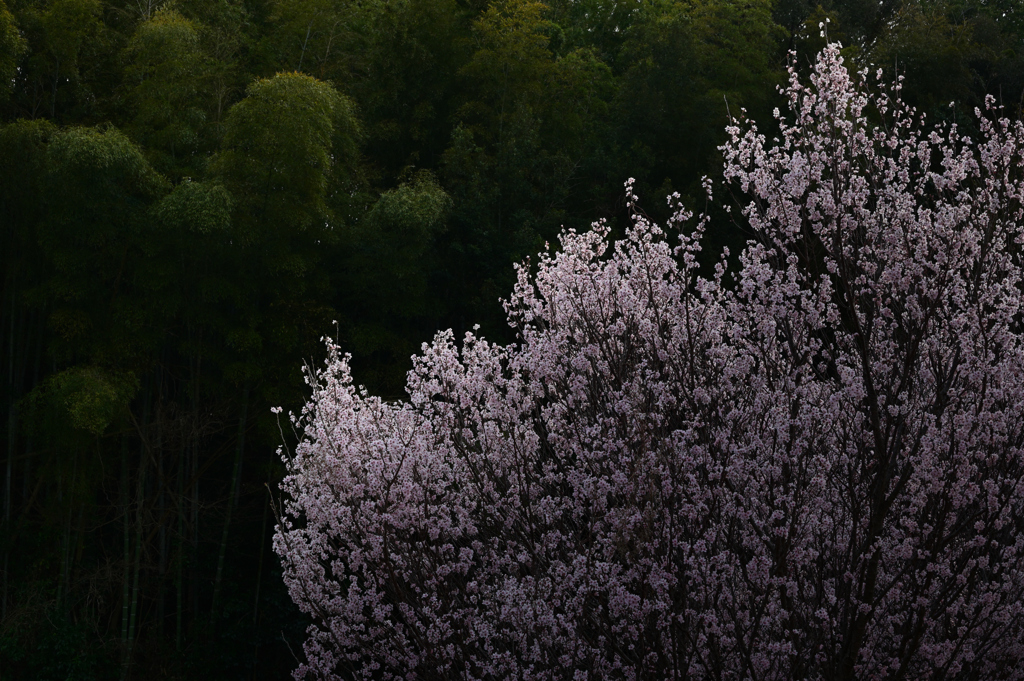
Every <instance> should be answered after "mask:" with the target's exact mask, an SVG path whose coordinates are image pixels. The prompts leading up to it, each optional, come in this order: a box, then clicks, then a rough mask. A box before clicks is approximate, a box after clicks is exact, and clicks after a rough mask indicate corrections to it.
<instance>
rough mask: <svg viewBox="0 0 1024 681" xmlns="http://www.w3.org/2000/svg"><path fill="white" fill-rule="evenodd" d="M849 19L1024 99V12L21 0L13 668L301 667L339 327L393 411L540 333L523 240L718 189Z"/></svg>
mask: <svg viewBox="0 0 1024 681" xmlns="http://www.w3.org/2000/svg"><path fill="white" fill-rule="evenodd" d="M5 3H6V4H5ZM826 19H828V22H829V23H828V31H829V37H830V38H831V39H839V40H841V41H842V42H843V44H844V45H845V46H846V48H845V52H844V54H845V55H846V57H847V59H849V60H852V61H853V63H855V64H858V65H861V66H865V67H868V66H871V67H882V68H884V69H886V70H887V71H888V72H892V71H893V70H895V71H897V72H898V73H899V74H903V75H906V77H907V80H906V87H905V89H904V91H903V94H904V97H905V98H906V99H907V100H908V101H909V102H911V103H912V104H913V105H915V106H917V107H918V108H919V109H920V110H922V111H924V112H926V113H927V114H928V116H929V118H930V119H938V120H951V121H955V122H959V123H961V124H962V125H963V126H966V127H967V128H968V129H969V127H970V126H971V125H972V123H971V120H972V117H971V116H970V113H971V112H972V111H973V109H974V107H975V106H977V105H979V104H980V103H981V102H982V101H983V98H984V95H985V94H986V93H991V94H994V95H995V96H996V97H997V98H998V100H999V101H1000V102H1001V103H1002V104H1004V105H1005V107H1006V111H1007V113H1008V114H1009V115H1011V116H1012V117H1019V116H1020V113H1021V108H1022V104H1024V11H1022V7H1021V5H1020V3H1019V0H951V1H944V0H918V1H914V0H880V1H871V0H833V1H832V2H825V3H824V4H822V5H815V4H813V3H811V2H808V1H807V0H778V1H777V2H772V1H771V0H551V1H550V2H549V3H547V4H544V3H541V2H536V1H533V0H505V1H504V2H484V1H483V0H177V1H173V0H172V1H170V2H159V1H157V0H0V268H2V269H0V274H2V284H0V360H2V361H0V384H2V388H0V395H2V397H0V407H2V410H3V412H2V413H3V419H2V425H0V437H2V447H3V462H4V463H3V469H2V471H0V475H2V478H0V481H2V482H0V492H2V498H3V509H2V518H0V522H2V525H0V580H2V581H0V678H2V679H40V680H44V679H113V678H134V679H162V678H167V679H171V678H203V679H221V678H224V679H243V678H244V679H282V678H287V676H288V674H289V672H290V671H291V670H292V669H293V668H294V667H295V666H296V659H295V657H294V655H293V653H292V651H295V653H296V654H301V646H300V644H301V641H302V638H303V636H304V633H303V632H304V628H305V626H306V621H305V620H304V618H303V616H302V615H301V614H300V613H299V611H298V609H297V608H296V607H295V606H294V605H293V604H292V602H291V600H290V599H289V598H288V596H287V594H286V592H285V590H284V587H283V585H282V581H281V570H280V566H279V564H278V562H277V558H276V556H274V554H273V551H272V550H271V548H270V546H269V543H270V541H269V537H270V534H271V530H272V526H273V524H274V522H275V521H274V508H273V506H272V504H271V503H270V500H271V498H272V496H271V495H272V494H276V492H274V490H275V484H276V483H277V481H279V480H280V478H281V476H282V475H283V465H282V463H281V460H280V458H279V455H278V454H277V451H276V450H277V447H278V445H279V444H280V443H281V442H282V438H285V440H291V439H294V436H293V435H292V434H291V433H290V432H284V433H282V432H281V430H280V429H279V427H278V424H277V421H276V420H275V418H274V417H273V415H272V414H271V413H270V408H271V407H272V406H276V405H281V406H283V407H284V408H285V409H286V410H288V409H297V408H299V407H300V406H301V405H302V403H303V401H304V398H305V395H306V388H305V386H304V384H303V378H302V373H301V371H300V369H301V367H302V365H303V363H304V362H319V361H320V359H321V358H322V357H323V356H324V349H323V345H322V343H321V337H322V336H324V335H330V336H332V337H334V338H337V339H338V341H339V344H340V346H341V347H342V348H343V349H344V350H345V351H347V352H351V353H352V354H353V356H354V359H353V362H352V366H353V372H354V375H355V379H356V381H357V382H359V383H361V384H365V385H366V386H367V389H368V390H369V391H370V392H371V393H374V394H378V395H382V396H385V397H387V398H394V399H398V398H401V397H402V395H403V393H402V386H403V384H404V374H405V372H406V371H407V370H408V368H409V367H410V366H411V362H410V360H409V357H410V356H411V355H412V354H413V353H415V352H417V351H418V349H419V346H420V343H421V342H423V341H425V340H428V339H429V338H430V337H431V336H432V335H433V333H434V331H435V330H436V329H442V328H449V327H451V328H453V329H454V330H455V332H456V334H461V332H462V331H464V330H466V329H467V328H470V327H471V326H472V325H473V324H476V323H479V324H481V325H482V333H484V334H485V335H487V336H488V337H491V338H495V339H498V340H503V341H504V340H508V337H509V332H508V330H507V327H506V325H505V323H504V321H503V320H504V313H503V311H502V308H501V306H500V303H499V298H500V297H502V296H505V295H508V294H509V292H510V291H511V286H512V283H513V281H514V273H513V268H512V265H513V263H515V262H517V261H520V260H522V259H523V258H525V257H527V256H528V255H530V254H531V253H536V252H537V251H538V250H540V249H541V248H543V245H544V243H545V242H547V241H551V242H554V241H555V237H556V236H557V234H558V233H559V231H560V230H561V229H562V228H563V226H564V227H567V228H573V227H575V228H582V227H585V226H587V225H589V224H590V223H591V222H592V221H594V220H597V219H602V218H607V219H609V220H610V221H612V223H613V224H615V223H616V221H617V220H621V219H622V217H623V216H624V215H625V214H626V206H625V198H624V193H623V191H622V182H623V181H624V180H625V179H626V178H627V177H635V178H636V187H637V189H638V192H639V194H640V195H641V196H642V197H645V199H646V204H645V209H646V210H647V211H648V212H649V213H650V214H651V215H652V217H654V218H661V217H664V216H663V215H662V212H666V213H667V208H664V209H663V208H662V206H663V205H664V201H663V199H664V196H665V195H666V194H668V193H671V192H679V193H681V194H682V195H683V197H684V198H687V197H693V196H696V195H697V191H696V190H697V189H698V188H699V186H700V185H699V180H700V177H701V176H702V175H704V174H711V175H714V174H715V173H716V172H718V171H716V170H715V169H716V168H718V167H720V165H721V159H720V153H719V152H718V150H717V147H718V145H720V144H721V143H722V141H723V139H724V131H723V129H724V126H725V123H726V120H727V115H728V113H730V112H731V113H732V114H737V115H738V114H739V113H740V111H741V110H743V109H745V110H746V111H748V112H749V113H750V115H751V116H752V117H754V118H756V119H757V120H761V121H767V120H771V111H772V109H773V108H774V107H775V106H776V105H777V103H778V102H777V100H778V97H779V95H778V93H777V90H776V88H777V86H778V84H779V83H780V82H781V81H782V79H783V77H784V75H785V68H786V65H787V63H788V60H789V57H788V56H787V55H788V54H789V53H790V51H791V50H795V51H796V54H797V57H796V59H797V60H798V62H797V63H798V65H799V66H800V67H801V68H806V66H807V64H808V63H809V62H810V60H811V59H812V58H813V55H814V54H815V53H816V52H817V50H818V49H819V48H820V47H821V46H822V45H823V44H824V43H825V40H824V39H823V38H822V37H821V35H820V33H819V29H818V26H819V23H821V22H823V21H825V20H826ZM722 223H723V221H719V223H718V224H722ZM711 237H712V241H714V242H717V243H719V244H728V243H736V242H739V243H742V242H743V240H744V239H745V236H744V234H743V232H742V230H740V229H736V230H734V231H733V232H730V233H724V232H723V233H717V234H713V235H711ZM286 429H287V426H286Z"/></svg>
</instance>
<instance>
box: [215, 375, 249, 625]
mask: <svg viewBox="0 0 1024 681" xmlns="http://www.w3.org/2000/svg"><path fill="white" fill-rule="evenodd" d="M248 409H249V388H248V386H247V387H246V388H245V389H244V390H243V391H242V415H241V416H240V417H239V418H238V445H237V447H236V448H235V465H234V468H233V470H232V473H231V496H230V498H229V499H228V508H227V511H226V512H225V513H224V529H223V531H222V532H221V535H220V552H219V553H218V554H217V574H216V576H215V577H214V580H213V603H212V604H211V605H210V623H211V624H213V623H215V622H216V619H217V615H218V614H219V611H218V608H219V607H220V586H221V578H222V577H223V576H224V556H225V554H226V553H227V548H228V530H229V529H230V527H231V512H232V510H233V509H234V507H235V504H236V503H238V492H239V487H240V486H241V480H240V478H241V473H242V454H243V452H244V450H245V424H246V421H247V418H248Z"/></svg>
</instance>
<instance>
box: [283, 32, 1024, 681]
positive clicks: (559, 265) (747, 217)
mask: <svg viewBox="0 0 1024 681" xmlns="http://www.w3.org/2000/svg"><path fill="white" fill-rule="evenodd" d="M790 73H791V78H790V82H789V84H788V86H787V87H785V88H784V90H783V92H784V94H785V95H786V96H787V101H788V110H787V111H786V112H785V113H781V112H776V116H777V118H778V128H779V130H780V132H779V136H778V138H775V139H771V140H769V139H767V138H766V136H765V135H764V134H762V133H761V132H759V130H758V128H757V127H756V125H755V124H753V123H750V122H747V121H743V120H735V121H733V123H732V124H731V125H730V127H729V128H728V141H727V143H726V144H725V146H724V147H723V148H722V152H723V154H724V158H725V173H724V176H725V179H726V181H727V182H728V183H729V185H730V186H731V188H732V189H733V190H734V192H735V194H736V195H737V196H740V197H742V198H741V203H740V213H741V215H742V221H743V224H744V225H745V226H747V227H748V228H749V230H750V233H751V234H752V235H753V239H752V240H751V241H750V242H749V243H748V245H747V247H746V249H745V250H744V251H743V253H742V254H740V256H739V267H738V268H735V269H733V270H730V268H729V267H727V266H726V261H725V260H723V261H722V263H721V264H719V266H718V267H716V268H715V269H714V271H713V272H712V273H710V274H709V275H708V276H703V275H701V274H700V273H699V270H700V268H699V264H698V260H699V258H698V256H699V252H700V248H701V237H702V234H703V232H704V230H705V229H706V228H707V227H708V224H709V220H708V218H707V217H706V216H697V217H695V216H694V215H693V214H691V213H690V212H688V211H687V210H685V209H684V208H682V207H681V206H680V207H679V209H678V212H677V213H676V215H675V216H674V217H673V218H672V220H670V221H669V224H668V225H667V226H666V227H665V228H662V227H659V226H658V225H656V224H653V223H652V222H651V221H649V220H648V219H646V218H645V217H643V216H642V215H641V214H640V213H639V211H637V210H636V209H635V201H636V197H635V196H634V195H633V191H632V188H631V186H630V185H627V190H628V194H629V197H630V201H631V202H632V203H631V208H633V216H632V222H631V225H630V227H629V229H628V230H627V233H626V236H625V238H623V239H621V240H619V241H615V242H612V240H611V239H610V230H609V228H608V227H607V226H605V225H603V224H597V225H595V226H594V227H593V229H591V230H590V231H587V232H585V233H576V232H572V231H569V232H566V233H564V234H563V236H562V239H561V247H560V248H559V249H554V250H550V251H549V252H547V253H545V254H542V255H541V256H540V258H539V261H538V262H537V263H536V264H535V265H532V266H531V265H530V264H529V263H527V264H524V265H523V266H522V267H520V268H519V270H518V283H517V285H516V287H515V290H514V292H513V294H512V296H511V297H510V299H509V300H508V301H506V303H505V305H506V310H507V312H508V318H509V322H510V324H512V325H513V326H514V327H515V328H516V329H517V330H518V333H519V337H518V341H517V342H516V343H514V344H511V345H509V346H499V345H495V344H492V343H489V342H487V341H486V340H484V339H482V338H479V337H477V336H476V335H475V334H474V333H469V334H467V335H466V336H465V338H464V339H463V340H462V342H461V343H457V342H456V339H455V338H454V336H453V334H452V333H451V332H444V333H440V334H438V335H437V336H436V337H435V339H434V341H433V343H432V344H429V345H424V347H423V352H422V354H421V355H420V356H418V357H417V358H415V360H414V369H413V370H412V371H411V372H410V374H409V380H408V392H409V395H410V398H409V400H408V401H404V402H400V403H389V402H385V401H383V400H381V399H379V398H376V397H373V396H370V395H367V394H366V393H365V392H363V391H361V390H359V389H357V388H356V387H355V386H354V385H353V383H352V379H351V375H350V372H349V366H348V359H347V357H345V356H342V355H341V353H340V350H339V348H338V347H337V346H336V345H335V344H333V343H329V344H328V350H329V359H328V362H327V364H326V366H325V367H324V368H322V369H319V370H314V371H311V372H309V374H308V380H309V383H310V385H311V387H312V397H311V399H310V401H309V403H308V404H307V406H306V408H305V409H304V411H303V412H302V413H301V414H299V415H297V416H295V417H294V422H295V425H296V426H297V428H298V430H299V432H300V435H301V441H300V443H299V444H298V446H297V448H296V450H295V452H294V455H289V456H287V457H286V462H287V465H288V470H289V475H288V477H287V478H286V479H285V480H284V482H283V485H282V487H283V489H284V491H285V493H286V495H287V500H286V502H285V506H284V513H283V516H282V518H281V519H280V523H279V525H278V528H277V534H276V536H275V548H276V550H277V552H278V553H279V555H280V557H281V560H282V562H283V565H284V570H285V573H284V574H285V581H286V583H287V586H288V588H289V590H290V594H291V596H292V598H293V599H294V600H295V601H296V602H297V603H298V604H299V606H300V607H301V608H302V609H303V610H304V611H305V612H307V613H308V614H310V615H311V616H312V619H313V624H311V625H310V627H309V630H308V639H307V641H306V643H305V654H306V660H307V661H306V662H305V663H304V664H303V665H302V666H301V667H300V668H299V669H298V670H297V671H296V677H297V678H302V677H304V676H310V677H313V678H328V679H335V678H348V677H349V676H350V675H355V676H356V677H360V678H374V679H377V678H381V679H399V678H401V679H412V678H421V679H449V678H460V679H538V680H543V679H552V680H553V679H569V678H572V679H580V680H582V679H642V678H643V679H647V678H657V679H661V678H719V679H791V678H806V679H853V678H877V679H899V678H905V679H928V678H949V677H956V678H960V677H963V678H986V679H996V678H1007V679H1021V678H1024V449H1022V448H1024V328H1022V324H1024V281H1022V274H1024V263H1022V249H1024V126H1022V125H1021V124H1020V123H1019V122H1018V123H1012V122H1010V121H1008V120H1006V119H1004V118H1001V117H1000V114H999V110H998V108H997V107H995V105H994V103H993V102H991V101H990V102H989V105H988V110H986V111H978V112H977V121H978V133H977V134H976V135H975V136H976V137H977V139H976V140H974V139H971V138H970V137H969V136H968V135H966V134H964V133H962V132H961V131H960V130H959V129H958V128H957V126H956V125H952V124H949V125H940V126H938V127H934V128H929V127H927V126H926V125H925V124H924V121H923V118H922V117H921V116H919V115H918V114H916V113H915V112H914V111H913V110H912V109H910V108H908V107H907V106H906V105H905V104H903V103H902V102H901V101H900V99H899V85H898V82H897V84H896V85H895V86H893V87H883V86H882V85H881V77H880V74H879V75H876V76H872V75H870V74H867V73H859V74H858V73H850V71H849V70H848V69H847V68H846V67H845V66H844V62H843V59H842V57H841V55H840V52H839V47H838V46H837V45H835V44H833V45H829V46H828V47H827V48H826V49H824V50H823V52H822V53H821V54H820V55H819V56H818V58H817V62H816V66H815V68H814V71H813V74H812V75H811V77H810V81H809V83H807V84H804V83H802V82H801V81H800V79H799V78H798V77H797V75H796V73H795V71H794V70H791V72H790ZM708 190H709V194H710V185H708Z"/></svg>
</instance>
